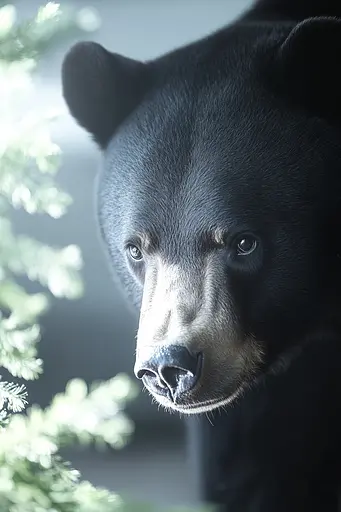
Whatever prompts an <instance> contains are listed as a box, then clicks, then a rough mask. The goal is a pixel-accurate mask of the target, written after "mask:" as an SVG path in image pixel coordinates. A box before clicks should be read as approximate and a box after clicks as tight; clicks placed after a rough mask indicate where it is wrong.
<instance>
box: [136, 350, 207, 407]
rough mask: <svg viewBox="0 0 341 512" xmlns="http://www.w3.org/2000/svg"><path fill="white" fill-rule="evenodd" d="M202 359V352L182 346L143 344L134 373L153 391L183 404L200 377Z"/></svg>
mask: <svg viewBox="0 0 341 512" xmlns="http://www.w3.org/2000/svg"><path fill="white" fill-rule="evenodd" d="M202 360H203V357H202V353H200V352H199V353H193V352H190V351H189V350H188V349H187V348H186V347H184V346H181V345H169V346H166V347H144V348H143V350H142V351H141V352H140V353H139V356H138V358H137V360H136V364H135V368H134V372H135V375H136V377H137V378H138V379H141V380H142V381H143V383H144V385H145V386H146V388H147V389H149V391H150V392H151V393H153V394H156V395H161V396H163V397H165V398H168V399H169V400H171V401H172V402H173V403H179V402H180V403H181V400H182V397H184V396H185V395H186V394H188V393H189V392H190V391H191V390H192V389H193V388H194V387H195V385H196V384H197V382H198V380H199V379H200V376H201V371H202Z"/></svg>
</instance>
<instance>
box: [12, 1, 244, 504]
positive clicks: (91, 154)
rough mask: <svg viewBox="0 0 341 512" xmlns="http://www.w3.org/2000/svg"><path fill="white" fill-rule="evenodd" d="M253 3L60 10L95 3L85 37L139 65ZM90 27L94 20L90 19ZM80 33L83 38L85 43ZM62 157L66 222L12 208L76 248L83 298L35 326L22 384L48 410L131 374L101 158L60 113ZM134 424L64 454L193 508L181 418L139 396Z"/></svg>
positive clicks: (55, 66) (52, 77) (93, 475)
mask: <svg viewBox="0 0 341 512" xmlns="http://www.w3.org/2000/svg"><path fill="white" fill-rule="evenodd" d="M43 3H44V2H42V1H41V0H21V1H20V0H18V1H16V2H15V5H16V6H17V9H18V13H19V15H20V17H21V18H26V17H29V16H32V15H34V14H35V12H36V10H37V8H38V7H39V6H40V5H42V4H43ZM250 3H251V2H250V0H92V2H90V3H87V2H83V1H81V0H79V1H76V0H75V1H73V2H68V1H67V0H65V1H64V2H61V6H62V7H64V6H65V7H67V6H72V7H76V8H77V9H78V8H82V7H92V8H94V9H95V11H96V12H97V16H98V17H99V20H100V26H99V28H98V30H96V31H95V32H93V33H90V34H89V36H88V38H89V39H92V40H96V41H97V42H99V43H101V44H103V45H104V46H106V47H107V48H108V49H110V50H112V51H115V52H118V53H122V54H124V55H126V56H129V57H132V58H136V59H150V58H153V57H156V56H158V55H160V54H162V53H163V52H166V51H169V50H171V49H173V48H175V47H178V46H180V45H182V44H184V43H187V42H190V41H193V40H194V39H197V38H199V37H201V36H204V35H206V34H208V33H210V32H211V31H213V30H215V29H217V28H219V27H221V26H223V25H224V24H226V23H228V22H229V21H231V20H232V19H233V18H235V17H236V16H237V15H238V14H240V12H241V11H242V10H244V9H246V8H247V7H248V6H249V5H250ZM90 21H91V19H90ZM86 37H87V34H82V39H86ZM76 40H77V39H74V40H70V38H69V39H68V40H67V41H62V42H61V43H59V44H58V45H57V46H55V47H54V48H53V51H50V52H49V53H48V54H47V55H45V56H44V58H43V62H42V65H41V66H40V68H39V71H40V74H39V77H38V79H39V84H40V92H41V94H40V95H39V102H40V105H39V106H42V105H45V106H49V105H51V106H53V107H54V106H59V105H63V101H62V98H61V84H60V67H61V62H62V59H63V56H64V54H65V52H66V51H67V49H68V48H69V47H70V45H71V44H73V43H74V42H76ZM53 133H54V140H55V142H56V143H57V144H59V145H60V146H61V149H62V151H63V164H62V168H61V170H60V172H59V174H58V176H57V181H58V183H59V184H60V186H61V187H63V189H65V190H66V191H67V192H68V193H69V194H70V195H71V196H72V198H73V200H74V202H73V205H72V206H71V207H70V208H69V211H68V213H67V215H66V216H64V217H62V218H61V219H59V220H58V221H54V220H52V219H50V218H48V217H47V216H30V215H27V214H26V213H22V212H20V211H19V212H15V217H14V221H15V228H16V231H19V232H21V233H25V234H28V235H30V236H32V237H34V238H38V239H39V240H40V241H41V242H46V243H48V244H50V245H57V246H65V245H68V244H77V245H79V246H80V248H81V250H82V253H83V259H84V271H83V278H84V281H85V294H84V296H83V297H82V299H81V300H77V301H66V300H65V301H63V300H59V301H57V300H55V301H54V302H53V303H52V305H51V308H50V310H49V312H48V314H47V315H45V317H44V318H43V320H42V327H43V329H44V335H43V339H42V341H41V344H40V355H41V357H42V358H43V360H44V374H43V376H42V377H41V378H40V379H39V380H38V381H36V382H33V383H29V385H28V390H29V393H30V402H31V403H32V402H36V403H39V404H40V405H42V406H46V405H47V404H48V403H49V402H50V400H51V398H52V396H53V395H55V394H56V393H57V392H59V391H62V390H63V389H64V387H65V384H66V383H67V381H69V380H70V379H72V378H74V377H80V378H83V379H84V380H85V381H87V382H92V381H94V380H98V379H108V378H110V377H112V376H114V375H115V374H117V373H119V372H126V373H128V374H129V375H131V376H132V375H133V372H132V370H133V364H134V349H135V334H136V328H137V317H136V316H134V315H133V314H132V312H131V311H130V310H129V308H128V307H127V304H126V303H125V302H124V299H123V297H122V295H121V294H120V291H119V290H118V289H117V287H115V285H114V283H112V281H111V277H110V273H109V270H108V266H107V261H106V258H105V256H104V255H103V253H102V251H101V246H100V244H99V239H98V233H97V226H96V219H95V215H94V201H93V199H94V179H95V175H96V169H97V167H98V165H99V154H98V152H97V149H96V147H95V146H94V144H93V143H92V142H91V141H90V140H89V138H88V136H87V135H86V134H85V133H84V132H83V131H82V130H81V129H80V128H79V127H78V126H76V124H75V123H74V122H73V121H72V120H71V118H69V117H66V118H63V119H62V120H61V121H58V123H57V124H56V126H55V127H54V130H53ZM128 412H129V415H130V417H131V418H132V419H133V420H134V421H135V425H136V433H135V434H134V437H133V439H132V442H131V443H130V444H129V445H128V446H127V447H126V448H124V449H123V450H122V451H120V452H116V451H115V452H114V451H107V452H106V453H104V454H103V453H95V452H93V451H84V450H83V451H82V450H76V449H75V450H71V451H70V450H68V452H67V453H66V457H67V458H68V459H70V460H71V461H72V463H73V464H74V465H75V467H77V468H78V469H79V470H80V471H81V472H82V474H83V476H84V477H85V478H86V479H89V480H90V481H91V482H92V483H94V484H95V485H101V486H102V485H103V486H105V487H107V488H108V489H110V490H114V491H117V492H119V493H122V494H123V495H128V496H129V497H132V498H138V499H139V500H143V501H144V500H146V501H153V502H154V503H156V504H157V503H162V504H179V503H182V504H192V503H193V504H194V503H196V502H197V500H198V498H197V488H196V480H195V478H196V477H195V471H194V468H195V461H194V459H193V457H195V444H193V442H192V440H189V439H188V436H187V435H186V424H185V422H184V420H182V419H180V418H179V417H178V416H176V415H168V414H166V413H164V412H163V411H162V410H158V408H157V407H156V406H155V405H152V404H151V400H150V398H149V397H148V396H147V394H146V393H141V394H140V395H139V397H138V399H137V400H135V401H134V402H133V403H132V404H131V405H129V409H128ZM193 421H195V419H194V420H193Z"/></svg>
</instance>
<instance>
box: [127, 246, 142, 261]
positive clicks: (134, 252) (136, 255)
mask: <svg viewBox="0 0 341 512" xmlns="http://www.w3.org/2000/svg"><path fill="white" fill-rule="evenodd" d="M128 251H129V255H130V257H131V258H132V259H133V260H134V261H140V260H142V258H143V255H142V252H141V251H140V249H139V248H138V247H136V245H129V246H128Z"/></svg>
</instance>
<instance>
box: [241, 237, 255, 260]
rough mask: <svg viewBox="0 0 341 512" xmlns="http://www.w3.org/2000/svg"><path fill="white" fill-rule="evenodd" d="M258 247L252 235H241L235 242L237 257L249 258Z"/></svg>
mask: <svg viewBox="0 0 341 512" xmlns="http://www.w3.org/2000/svg"><path fill="white" fill-rule="evenodd" d="M257 247H258V240H257V239H256V238H255V237H254V236H252V235H242V236H240V237H238V239H237V240H236V252H237V255H238V256H249V254H251V253H253V252H254V251H255V250H256V249H257Z"/></svg>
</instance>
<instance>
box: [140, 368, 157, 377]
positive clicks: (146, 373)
mask: <svg viewBox="0 0 341 512" xmlns="http://www.w3.org/2000/svg"><path fill="white" fill-rule="evenodd" d="M136 377H137V378H138V379H143V377H157V374H156V373H155V372H153V371H152V370H149V369H147V368H141V369H140V370H138V371H137V372H136Z"/></svg>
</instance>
